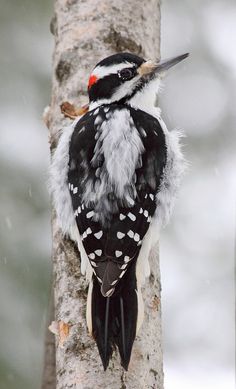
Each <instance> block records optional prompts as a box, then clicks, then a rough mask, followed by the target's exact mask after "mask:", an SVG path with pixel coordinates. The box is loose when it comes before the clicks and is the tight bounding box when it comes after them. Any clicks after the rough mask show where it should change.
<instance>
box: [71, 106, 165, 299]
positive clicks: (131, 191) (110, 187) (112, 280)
mask: <svg viewBox="0 0 236 389" xmlns="http://www.w3.org/2000/svg"><path fill="white" fill-rule="evenodd" d="M125 110H126V111H125V113H122V115H121V121H120V126H122V123H123V125H124V126H125V125H126V126H127V128H125V129H123V130H122V132H121V133H119V129H116V128H111V129H110V130H109V127H108V129H107V127H106V124H104V123H106V122H107V121H109V120H111V119H112V117H114V116H112V115H113V112H115V114H114V115H116V114H117V112H118V111H119V108H117V106H115V105H114V107H109V111H107V110H106V107H105V108H103V107H101V108H100V109H97V110H95V111H92V112H89V113H88V114H86V115H84V117H83V118H82V119H81V120H80V121H79V122H78V123H77V125H76V127H75V130H74V133H73V136H72V139H71V144H70V162H69V174H68V184H69V190H70V193H71V198H72V204H73V209H74V212H75V218H76V222H77V226H78V229H79V232H80V235H81V238H82V242H83V245H84V248H85V251H86V253H87V255H88V258H89V260H90V263H91V265H92V268H93V270H94V273H95V275H96V277H97V279H98V281H99V282H100V284H101V291H102V293H103V295H104V296H110V295H111V294H113V292H114V291H115V289H117V288H119V286H118V285H119V280H120V279H121V278H122V277H123V276H124V274H125V273H126V271H127V269H128V268H129V266H130V263H131V262H133V261H134V260H136V259H137V257H138V253H139V251H140V248H141V245H142V240H143V238H144V236H145V234H146V232H147V230H148V228H149V225H150V222H151V219H152V216H153V214H154V212H155V210H156V206H157V204H156V201H155V199H156V198H155V196H156V193H157V192H158V189H159V187H160V182H161V177H162V173H163V169H164V166H165V162H166V146H165V138H164V134H163V132H162V129H161V127H160V125H159V123H158V121H157V120H156V119H154V118H153V117H152V116H150V115H148V114H146V113H144V112H142V111H138V110H134V109H132V108H125ZM96 111H97V112H96ZM107 114H109V116H108V115H107ZM125 115H126V116H125ZM126 117H128V118H129V120H128V119H126ZM124 118H125V120H124ZM122 120H123V122H122ZM102 123H103V128H102V130H101V129H100V127H101V125H102ZM110 123H111V124H112V121H111V122H110ZM116 123H117V118H116ZM127 123H128V124H127ZM129 126H130V128H129ZM99 129H100V135H99ZM113 129H114V131H116V132H117V134H114V136H113V135H112V133H111V136H113V137H111V139H110V138H109V142H108V137H109V131H112V130H113ZM132 131H133V133H134V132H135V134H133V135H132ZM132 136H133V138H132ZM106 137H107V138H106ZM115 137H117V144H116V138H115ZM134 137H135V138H134ZM123 138H124V139H123ZM106 141H107V144H105V142H106ZM118 141H119V142H118ZM123 141H124V142H123ZM122 142H123V143H124V144H123V145H122ZM140 144H142V148H141V147H140ZM121 145H122V146H121ZM126 145H127V148H128V151H129V153H131V154H132V153H133V154H132V157H133V159H135V158H136V155H138V158H136V163H135V166H134V171H133V174H132V177H131V178H130V182H129V183H128V184H127V183H126V182H125V177H124V178H123V181H124V188H123V189H124V197H123V198H122V196H121V195H120V193H119V190H120V188H119V187H118V188H117V186H118V185H119V183H117V182H116V181H115V180H116V178H114V181H112V178H111V177H110V176H109V174H110V175H112V174H113V173H112V168H111V166H109V163H110V164H111V163H112V161H113V163H115V164H116V171H115V173H117V177H119V174H120V171H119V169H120V170H122V174H124V176H125V175H126V176H128V174H129V172H130V171H129V170H128V168H129V167H128V168H127V171H126V164H128V163H130V164H132V163H133V162H132V161H130V160H129V155H128V153H126V149H125V147H126ZM119 147H120V148H121V147H122V154H123V155H120V154H118V153H119V152H120V150H119ZM134 148H136V149H137V150H134ZM94 156H96V160H95V158H94ZM122 159H123V160H122ZM117 160H118V161H117ZM117 162H118V163H117ZM104 165H106V166H105V167H104ZM98 172H99V174H98ZM121 180H122V178H121ZM88 190H89V191H90V192H89V193H88ZM93 192H94V193H93ZM85 194H86V195H87V196H88V197H89V198H90V201H88V202H86V196H85ZM93 196H95V197H94V201H93Z"/></svg>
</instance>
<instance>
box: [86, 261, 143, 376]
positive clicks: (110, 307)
mask: <svg viewBox="0 0 236 389" xmlns="http://www.w3.org/2000/svg"><path fill="white" fill-rule="evenodd" d="M136 289H137V285H136V276H135V264H132V265H131V266H130V268H129V269H128V270H127V272H126V274H125V276H124V278H123V279H122V280H121V281H120V285H119V287H118V288H117V290H116V291H115V293H114V295H112V296H111V297H104V296H103V295H102V294H101V291H100V285H99V283H98V281H97V279H96V278H95V277H94V279H93V292H92V307H91V308H92V328H93V335H94V338H95V340H96V343H97V346H98V350H99V354H100V357H101V360H102V363H103V367H104V370H106V369H107V366H108V364H109V360H110V358H111V356H112V352H113V349H114V347H115V345H116V346H117V347H118V350H119V353H120V357H121V365H122V366H123V367H124V369H125V370H128V366H129V361H130V356H131V351H132V346H133V342H134V339H135V335H136V324H137V314H138V300H137V293H136Z"/></svg>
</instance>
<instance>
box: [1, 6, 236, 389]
mask: <svg viewBox="0 0 236 389" xmlns="http://www.w3.org/2000/svg"><path fill="white" fill-rule="evenodd" d="M22 4H23V2H22ZM31 4H33V2H32V3H31ZM5 7H6V9H7V7H9V9H7V12H8V13H7V14H6V16H5V19H6V20H7V21H8V22H7V24H6V26H5V29H4V31H5V35H4V34H2V37H3V52H4V53H5V55H3V56H2V64H3V70H1V85H2V88H1V91H0V94H1V105H0V113H1V124H0V131H1V141H0V164H1V165H2V166H3V168H4V169H5V171H4V174H3V176H4V177H5V175H6V177H7V180H8V181H3V180H2V182H1V192H0V194H1V207H0V216H1V223H0V228H1V236H2V241H3V242H4V245H3V246H4V247H1V250H0V295H1V296H5V297H4V298H3V299H1V301H0V320H1V337H0V350H4V353H2V354H1V351H0V359H2V360H4V363H7V364H9V365H10V366H11V369H10V370H9V373H8V376H9V377H8V379H9V386H8V388H10V389H12V388H14V389H15V388H18V386H17V377H18V374H23V375H24V376H25V377H27V378H29V377H31V379H32V382H35V379H36V378H35V377H38V378H37V379H38V380H39V379H40V366H41V365H40V363H41V362H39V356H40V355H41V354H40V353H42V345H43V343H42V336H43V334H44V319H45V314H46V302H47V300H46V299H47V296H46V297H44V305H43V307H42V305H41V306H37V301H38V300H39V299H40V298H41V297H40V296H42V294H43V293H47V291H44V292H43V293H42V291H41V290H40V288H39V287H38V288H39V289H36V286H35V285H32V286H31V289H29V290H28V289H27V288H26V286H27V284H28V283H29V282H30V280H31V279H32V278H33V279H35V280H36V284H37V283H38V284H39V286H40V284H41V277H42V276H44V278H45V277H46V278H47V277H48V278H47V280H48V281H49V276H48V273H49V271H50V268H49V262H48V261H49V257H50V239H49V234H50V232H49V231H50V225H49V223H50V214H49V210H48V207H49V198H48V196H47V194H46V187H45V181H46V176H47V166H48V161H49V159H48V143H47V130H46V129H45V127H44V125H43V123H42V120H41V114H42V110H43V108H44V106H46V105H47V104H48V102H49V99H50V96H49V94H50V71H51V70H50V64H51V55H52V37H51V35H50V33H49V28H48V25H49V20H50V16H51V15H50V14H49V11H48V14H47V15H46V14H43V17H41V18H40V20H38V18H37V17H36V15H37V13H38V10H37V7H36V9H34V6H33V5H31V8H30V7H28V6H23V5H22V6H21V7H20V12H19V13H18V17H17V18H15V17H12V16H10V15H14V14H13V13H12V10H11V6H10V2H8V3H6V6H5ZM27 12H29V13H30V12H31V17H30V19H24V17H26V16H25V15H27ZM50 12H51V11H50ZM33 15H34V16H33ZM45 15H46V16H45ZM11 17H12V19H10V18H11ZM42 20H44V22H43V24H42ZM235 21H236V4H235V3H234V2H233V1H225V2H222V1H214V2H212V1H195V2H194V1H191V0H185V1H182V2H176V1H174V0H165V1H163V2H162V50H161V52H162V58H164V57H171V56H173V55H177V54H181V53H184V52H190V53H191V57H190V58H189V59H188V60H186V61H185V62H183V63H182V64H181V65H178V66H177V67H175V68H173V69H172V70H171V71H170V73H169V75H168V76H167V78H166V80H165V83H164V84H165V88H164V89H163V92H162V94H161V107H162V109H163V117H164V119H165V121H166V123H167V125H168V127H169V128H170V129H171V128H175V127H178V128H182V129H184V131H185V133H186V135H187V136H186V138H185V139H184V140H183V142H184V144H185V146H184V150H185V154H186V157H187V159H188V161H189V165H190V166H189V171H188V173H187V175H186V177H185V180H184V183H183V185H182V187H181V192H180V196H179V199H178V202H177V204H176V208H175V212H174V217H173V219H172V222H171V224H170V225H169V226H168V227H167V229H166V230H165V232H164V234H163V238H162V241H161V271H162V289H163V292H162V297H163V299H162V309H163V332H164V355H165V359H164V366H165V389H195V388H196V389H218V388H219V389H222V388H224V389H233V388H234V279H233V269H234V238H235V215H236V212H235V162H236V154H235V142H234V141H235V140H236V139H235V138H236V136H235V116H236V113H235V112H236V111H235V107H234V106H235V97H236V96H235V87H234V86H233V85H235V78H236V66H235V63H236V57H235V53H236V50H235V47H236V41H235V40H236V22H235ZM9 42H10V44H9ZM22 42H24V44H23V43H22ZM9 47H11V50H10V51H8V49H9ZM16 65H17V66H16ZM42 80H43V81H44V83H42ZM3 168H2V169H3ZM6 170H7V171H6ZM9 177H10V178H9ZM9 180H10V181H9ZM14 185H15V186H14ZM7 186H9V187H10V188H11V193H10V192H9V191H8V190H7ZM12 188H13V189H12ZM14 188H17V190H19V191H21V192H20V194H17V193H16V192H17V190H16V191H15V193H14ZM19 188H20V189H19ZM30 201H34V204H33V205H29V202H30ZM36 236H37V239H35V237H36ZM5 246H6V247H7V248H5ZM24 246H26V248H25V250H26V252H28V255H29V258H26V259H24V255H23V252H22V255H21V256H19V253H21V250H23V249H22V247H24ZM13 248H14V250H13ZM36 254H37V255H36ZM38 255H40V256H41V257H42V262H41V263H40V266H41V267H40V268H39V269H38V268H37V266H39V264H38V263H36V262H37V259H38V257H37V256H38ZM21 258H22V259H21ZM19 261H21V262H19ZM14 266H15V267H16V266H18V267H17V268H16V269H15V272H16V274H17V277H18V278H19V279H20V283H19V284H18V283H16V279H15V278H14V275H13V271H12V270H11V267H13V268H14ZM35 267H36V268H35ZM35 269H36V270H35ZM35 272H36V273H37V272H38V277H39V279H37V277H36V276H35ZM35 277H36V278H35ZM48 281H47V282H48ZM32 283H33V282H32ZM9 308H10V309H9ZM42 317H43V320H42ZM2 318H4V319H2ZM19 328H20V329H21V331H20V336H18V333H19ZM9 338H10V339H11V342H10V343H9V341H8V339H9ZM13 344H14V347H13ZM36 366H38V367H36ZM0 368H1V364H0ZM14 382H15V385H16V386H15V387H14ZM11 385H12V386H11ZM0 387H1V377H0Z"/></svg>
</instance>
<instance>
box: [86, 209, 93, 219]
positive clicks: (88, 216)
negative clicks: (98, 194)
mask: <svg viewBox="0 0 236 389" xmlns="http://www.w3.org/2000/svg"><path fill="white" fill-rule="evenodd" d="M93 215H94V211H90V212H88V213H87V215H86V218H87V219H90V218H91V217H92V216H93Z"/></svg>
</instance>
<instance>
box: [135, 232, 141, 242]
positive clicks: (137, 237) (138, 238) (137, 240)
mask: <svg viewBox="0 0 236 389" xmlns="http://www.w3.org/2000/svg"><path fill="white" fill-rule="evenodd" d="M134 240H135V242H139V241H140V236H139V234H137V233H136V234H134Z"/></svg>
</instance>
